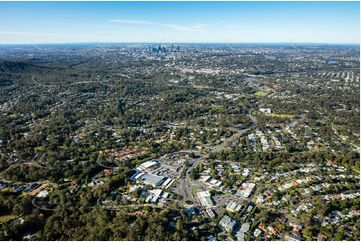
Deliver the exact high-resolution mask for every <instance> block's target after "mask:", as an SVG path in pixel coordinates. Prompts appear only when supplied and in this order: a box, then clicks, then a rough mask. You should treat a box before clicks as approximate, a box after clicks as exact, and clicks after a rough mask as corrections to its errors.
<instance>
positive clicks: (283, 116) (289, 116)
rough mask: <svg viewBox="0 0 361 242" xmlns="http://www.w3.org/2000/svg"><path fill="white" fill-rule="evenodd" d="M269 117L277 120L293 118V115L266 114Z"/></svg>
mask: <svg viewBox="0 0 361 242" xmlns="http://www.w3.org/2000/svg"><path fill="white" fill-rule="evenodd" d="M264 115H266V116H268V117H275V118H293V115H292V114H276V113H269V114H264Z"/></svg>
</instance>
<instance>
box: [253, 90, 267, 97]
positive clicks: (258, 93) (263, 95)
mask: <svg viewBox="0 0 361 242" xmlns="http://www.w3.org/2000/svg"><path fill="white" fill-rule="evenodd" d="M255 94H256V96H258V97H265V96H267V95H268V93H267V92H262V91H258V92H256V93H255Z"/></svg>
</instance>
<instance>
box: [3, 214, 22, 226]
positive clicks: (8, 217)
mask: <svg viewBox="0 0 361 242" xmlns="http://www.w3.org/2000/svg"><path fill="white" fill-rule="evenodd" d="M17 217H18V216H17V215H11V214H10V215H3V216H0V224H2V223H6V222H9V221H10V220H13V219H16V218H17Z"/></svg>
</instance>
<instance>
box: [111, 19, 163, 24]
mask: <svg viewBox="0 0 361 242" xmlns="http://www.w3.org/2000/svg"><path fill="white" fill-rule="evenodd" d="M109 22H112V23H118V24H141V25H142V24H143V25H153V24H156V23H154V22H151V21H145V20H137V19H110V20H109Z"/></svg>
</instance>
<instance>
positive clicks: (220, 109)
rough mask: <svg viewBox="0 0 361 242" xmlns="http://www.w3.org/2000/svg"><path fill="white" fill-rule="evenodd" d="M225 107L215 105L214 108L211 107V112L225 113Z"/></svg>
mask: <svg viewBox="0 0 361 242" xmlns="http://www.w3.org/2000/svg"><path fill="white" fill-rule="evenodd" d="M223 109H224V108H223V106H222V105H214V106H211V110H212V111H216V112H219V111H223Z"/></svg>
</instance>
